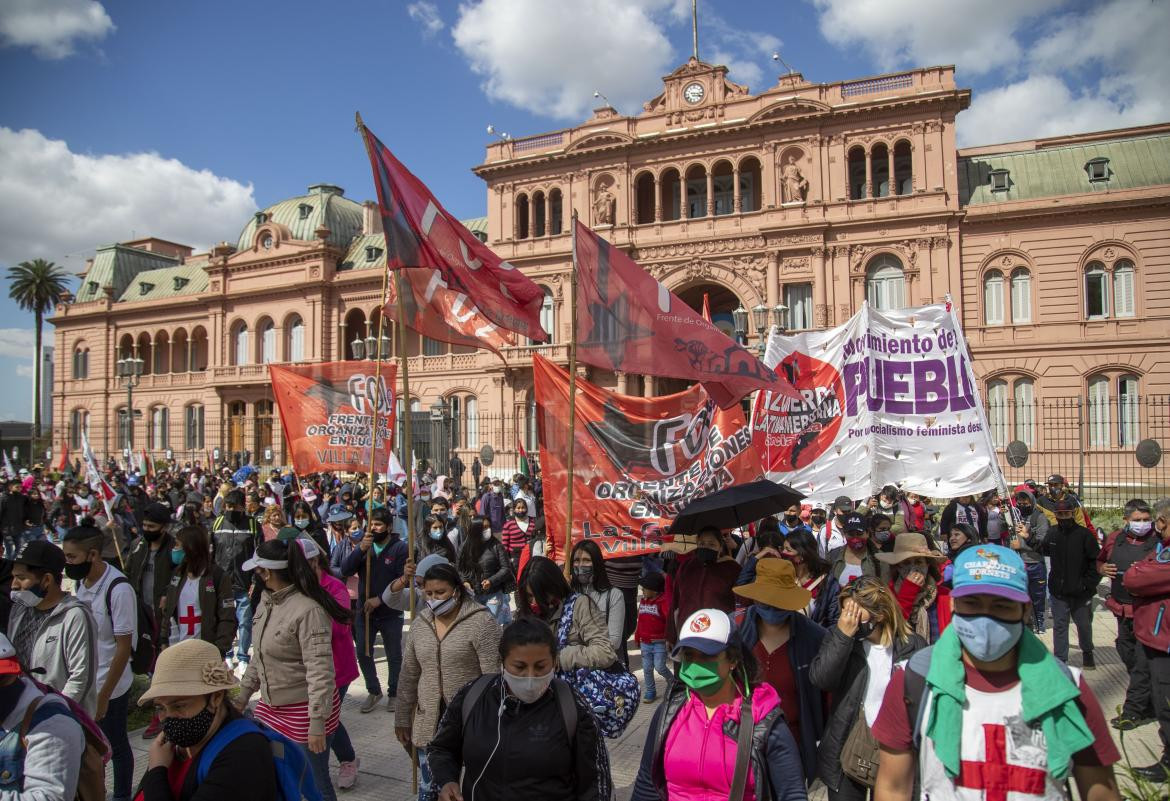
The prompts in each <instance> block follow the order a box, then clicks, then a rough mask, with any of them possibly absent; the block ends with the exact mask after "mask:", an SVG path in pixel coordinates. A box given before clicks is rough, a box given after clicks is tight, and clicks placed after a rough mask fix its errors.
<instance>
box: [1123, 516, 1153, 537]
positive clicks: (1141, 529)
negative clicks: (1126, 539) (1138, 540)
mask: <svg viewBox="0 0 1170 801" xmlns="http://www.w3.org/2000/svg"><path fill="white" fill-rule="evenodd" d="M1153 530H1154V521H1153V520H1134V521H1133V522H1131V523H1130V524H1129V533H1130V534H1132V535H1134V536H1135V537H1144V536H1146V535H1147V534H1149V533H1150V532H1151V531H1153Z"/></svg>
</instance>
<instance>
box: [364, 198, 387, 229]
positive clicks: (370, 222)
mask: <svg viewBox="0 0 1170 801" xmlns="http://www.w3.org/2000/svg"><path fill="white" fill-rule="evenodd" d="M362 233H363V234H380V233H382V215H381V214H379V213H378V204H377V203H375V202H374V201H372V200H367V201H366V202H365V203H363V204H362Z"/></svg>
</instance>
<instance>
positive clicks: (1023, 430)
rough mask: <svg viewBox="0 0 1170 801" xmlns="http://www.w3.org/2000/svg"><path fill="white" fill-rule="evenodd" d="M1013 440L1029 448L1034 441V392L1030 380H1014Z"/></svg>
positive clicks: (1033, 386)
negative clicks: (1014, 417)
mask: <svg viewBox="0 0 1170 801" xmlns="http://www.w3.org/2000/svg"><path fill="white" fill-rule="evenodd" d="M1012 401H1013V404H1012V405H1013V406H1014V407H1015V409H1014V411H1015V416H1016V419H1015V438H1016V439H1018V440H1019V441H1020V442H1022V443H1024V444H1025V445H1027V446H1028V447H1029V448H1031V447H1032V446H1033V445H1034V444H1035V441H1036V392H1035V385H1034V384H1033V382H1032V379H1030V378H1019V379H1016V383H1015V384H1014V385H1013V387H1012Z"/></svg>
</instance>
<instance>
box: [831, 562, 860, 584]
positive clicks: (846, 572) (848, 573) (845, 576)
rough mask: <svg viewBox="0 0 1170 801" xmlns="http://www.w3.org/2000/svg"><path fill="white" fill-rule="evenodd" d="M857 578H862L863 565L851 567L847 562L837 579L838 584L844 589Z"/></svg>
mask: <svg viewBox="0 0 1170 801" xmlns="http://www.w3.org/2000/svg"><path fill="white" fill-rule="evenodd" d="M855 578H861V565H851V564H849V563H848V562H846V563H845V567H844V569H842V570H841V575H840V576H838V577H837V583H838V584H840V585H841V586H842V587H844V586H845V585H847V584H848V583H849V582H850V581H852V580H853V579H855Z"/></svg>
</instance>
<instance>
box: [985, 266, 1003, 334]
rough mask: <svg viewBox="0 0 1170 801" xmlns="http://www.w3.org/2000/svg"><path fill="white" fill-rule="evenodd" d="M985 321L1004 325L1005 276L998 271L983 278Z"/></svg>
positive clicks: (989, 323)
mask: <svg viewBox="0 0 1170 801" xmlns="http://www.w3.org/2000/svg"><path fill="white" fill-rule="evenodd" d="M983 322H984V323H986V324H987V325H1003V276H1002V275H1001V274H1000V273H998V272H993V273H988V274H987V276H986V277H984V279H983Z"/></svg>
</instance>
